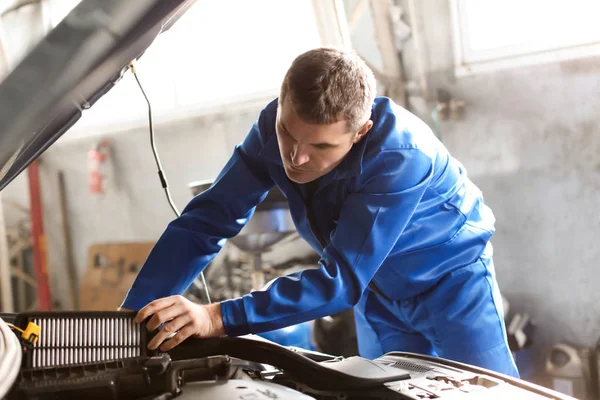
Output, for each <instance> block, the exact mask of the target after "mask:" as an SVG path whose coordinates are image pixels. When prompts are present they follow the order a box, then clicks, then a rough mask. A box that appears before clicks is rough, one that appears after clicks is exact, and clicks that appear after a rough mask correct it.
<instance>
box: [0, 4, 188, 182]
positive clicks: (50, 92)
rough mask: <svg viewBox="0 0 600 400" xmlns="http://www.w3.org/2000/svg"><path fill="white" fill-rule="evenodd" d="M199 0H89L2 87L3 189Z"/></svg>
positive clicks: (0, 159)
mask: <svg viewBox="0 0 600 400" xmlns="http://www.w3.org/2000/svg"><path fill="white" fill-rule="evenodd" d="M194 2H195V0H135V1H123V0H82V1H81V2H80V3H79V4H78V5H77V7H75V8H74V9H73V10H72V11H71V12H70V13H69V14H68V15H67V17H65V18H64V20H63V21H62V22H61V23H60V24H59V25H57V26H56V27H55V28H54V29H53V30H52V31H50V32H49V33H48V35H46V36H45V37H44V38H43V39H42V40H41V41H40V42H39V43H38V44H37V45H36V46H35V47H34V48H33V49H32V50H31V51H30V52H29V53H28V54H27V55H26V56H25V57H24V58H23V60H22V61H21V62H20V63H19V64H18V65H17V66H16V67H15V68H14V69H13V70H12V72H11V73H10V74H9V75H8V76H7V77H6V78H5V79H4V80H3V81H2V82H1V83H0V191H1V190H2V189H3V188H4V187H6V185H8V184H9V183H10V182H11V181H12V180H13V179H14V178H15V177H16V176H17V175H18V174H19V173H21V172H22V171H23V170H24V169H25V168H26V167H27V166H28V165H29V164H30V163H31V162H32V161H34V160H35V159H36V158H37V157H38V156H39V155H40V154H42V153H43V152H44V151H45V150H46V149H47V148H48V147H50V146H51V145H52V144H53V143H54V142H55V141H56V140H57V139H58V138H59V137H60V136H62V135H63V134H64V133H65V132H66V131H68V130H69V129H70V128H71V127H72V126H73V125H74V124H75V123H76V122H77V121H78V120H79V118H80V117H81V114H82V111H83V110H85V109H88V108H90V107H91V106H92V105H93V104H94V103H95V102H96V101H97V100H98V99H99V98H100V97H102V96H103V95H104V94H106V93H107V92H108V91H109V90H110V89H111V88H112V87H113V86H114V85H115V84H116V83H117V82H118V81H119V80H120V79H121V77H122V76H123V73H124V72H125V71H126V69H127V66H128V64H129V63H130V62H131V61H132V60H135V59H137V58H139V57H140V56H141V55H142V54H143V53H144V51H145V50H146V49H147V48H148V46H150V45H151V44H152V42H153V41H154V39H155V38H156V37H157V36H158V35H159V34H160V33H161V32H164V31H166V30H167V29H169V28H170V27H171V26H172V25H173V24H174V23H175V21H177V19H179V17H181V15H182V14H183V13H184V12H185V11H186V10H187V9H188V8H189V7H190V6H191V5H192V4H193V3H194Z"/></svg>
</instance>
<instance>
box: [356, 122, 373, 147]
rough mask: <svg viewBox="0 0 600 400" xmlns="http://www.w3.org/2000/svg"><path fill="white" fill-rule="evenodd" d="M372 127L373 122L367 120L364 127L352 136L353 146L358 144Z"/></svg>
mask: <svg viewBox="0 0 600 400" xmlns="http://www.w3.org/2000/svg"><path fill="white" fill-rule="evenodd" d="M372 127H373V121H371V120H368V121H367V122H365V123H364V125H363V126H362V127H361V128H360V129H359V130H358V132H357V133H356V135H354V139H353V140H352V141H353V142H354V144H356V143H358V142H360V141H361V140H362V138H364V137H365V136H366V134H367V133H368V132H369V131H370V130H371V128H372Z"/></svg>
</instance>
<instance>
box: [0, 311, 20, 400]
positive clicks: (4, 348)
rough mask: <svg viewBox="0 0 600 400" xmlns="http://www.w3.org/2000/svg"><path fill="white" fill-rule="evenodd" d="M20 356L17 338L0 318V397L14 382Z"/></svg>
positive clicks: (3, 395) (4, 394)
mask: <svg viewBox="0 0 600 400" xmlns="http://www.w3.org/2000/svg"><path fill="white" fill-rule="evenodd" d="M22 356H23V355H22V352H21V344H20V343H19V339H18V338H17V336H16V335H15V334H14V333H13V331H12V330H11V329H10V327H9V326H8V325H7V324H6V323H5V322H4V320H3V319H2V318H0V399H3V398H4V397H5V396H6V394H7V393H8V392H9V390H10V389H11V387H12V385H13V383H14V382H15V380H16V378H17V374H18V373H19V369H20V368H21V358H22Z"/></svg>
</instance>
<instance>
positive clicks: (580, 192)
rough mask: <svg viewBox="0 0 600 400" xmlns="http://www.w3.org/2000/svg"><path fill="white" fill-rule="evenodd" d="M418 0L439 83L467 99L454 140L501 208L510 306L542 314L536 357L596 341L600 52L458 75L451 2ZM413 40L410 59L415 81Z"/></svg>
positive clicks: (502, 277) (500, 268) (504, 284)
mask: <svg viewBox="0 0 600 400" xmlns="http://www.w3.org/2000/svg"><path fill="white" fill-rule="evenodd" d="M401 3H405V2H401ZM417 4H418V10H417V11H418V12H417V16H418V19H419V20H420V22H421V26H422V27H423V28H424V29H423V31H422V33H423V43H422V44H423V50H424V52H423V54H422V58H421V60H422V62H423V64H424V66H425V70H426V76H427V78H428V84H429V87H430V91H431V92H433V91H434V90H435V89H437V88H444V89H446V90H447V91H448V92H450V93H451V94H452V95H453V96H454V97H456V98H459V99H462V100H464V101H465V102H466V104H467V106H466V115H465V119H464V120H463V121H456V122H441V134H442V138H443V141H444V143H445V144H446V146H447V147H448V148H449V149H450V151H451V152H452V154H453V155H454V156H455V157H456V158H458V159H459V160H461V161H462V162H463V164H464V165H465V166H466V167H467V170H468V171H469V174H470V176H471V177H472V179H473V180H474V181H475V183H476V184H478V186H479V187H480V188H481V189H482V190H483V192H484V195H485V198H486V201H487V203H488V204H489V205H490V206H491V207H492V209H493V211H494V213H495V215H496V218H497V233H496V234H495V236H494V238H493V243H494V247H495V262H496V268H497V274H498V279H499V283H500V286H501V290H502V292H503V294H504V295H505V296H506V297H507V298H508V299H509V301H510V303H511V308H512V309H519V310H522V311H526V312H529V313H531V315H532V316H533V317H534V318H535V320H536V321H537V324H538V330H537V334H536V336H535V339H536V344H535V347H534V355H535V358H536V360H537V362H538V363H539V362H541V360H542V358H543V357H544V356H545V352H546V350H547V348H548V347H549V346H550V345H552V344H553V343H555V342H558V341H566V342H568V343H572V344H575V345H582V346H591V345H593V344H594V343H595V342H596V340H597V339H598V337H600V329H599V327H600V294H599V292H598V288H597V283H598V281H599V280H600V262H599V261H598V260H600V246H598V245H597V239H598V237H600V214H599V213H598V206H600V122H599V120H598V115H600V97H598V93H599V89H600V66H599V65H600V63H599V61H600V59H598V58H591V59H585V60H583V59H582V60H578V61H571V62H564V63H555V64H548V65H539V66H532V67H528V68H519V69H514V70H507V71H502V72H494V73H487V74H482V75H478V76H473V77H468V78H460V79H456V78H454V74H453V70H452V62H453V55H452V41H451V36H450V32H451V27H450V17H449V9H448V2H446V1H438V0H420V1H418V2H417ZM404 5H406V4H404ZM405 9H406V8H405ZM411 45H412V43H408V47H407V51H406V53H405V62H406V65H407V66H408V70H407V74H408V75H409V78H410V79H416V69H415V65H416V63H415V60H416V58H415V53H414V50H413V48H412V46H411ZM412 100H413V101H412V104H414V105H415V106H417V107H420V106H422V104H423V101H422V99H419V98H418V96H416V97H415V96H413V97H412ZM428 111H429V110H428ZM422 115H423V117H424V118H427V117H428V115H429V114H428V112H427V113H425V112H423V113H422Z"/></svg>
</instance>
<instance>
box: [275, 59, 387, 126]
mask: <svg viewBox="0 0 600 400" xmlns="http://www.w3.org/2000/svg"><path fill="white" fill-rule="evenodd" d="M375 92H376V85H375V77H374V76H373V72H372V71H371V69H370V68H369V67H368V66H367V65H366V63H365V62H364V61H363V60H362V59H361V58H360V57H359V56H358V54H356V52H354V51H353V50H346V49H340V48H335V47H320V48H316V49H313V50H309V51H307V52H305V53H302V54H301V55H299V56H298V57H297V58H296V59H295V60H294V61H293V62H292V65H291V66H290V68H289V69H288V71H287V73H286V75H285V78H284V79H283V83H282V84H281V92H280V95H279V103H280V104H282V102H283V100H284V99H285V98H286V96H289V99H290V101H291V104H292V106H293V107H294V111H295V112H296V113H297V114H298V116H299V117H300V118H302V119H303V120H304V121H306V122H308V123H314V124H331V123H334V122H337V121H341V120H345V121H346V122H347V123H348V128H349V129H350V130H351V131H352V132H357V131H358V130H359V129H360V128H361V126H362V125H363V124H364V123H365V122H366V121H367V119H368V117H369V116H370V113H371V107H372V106H373V101H374V100H375Z"/></svg>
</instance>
